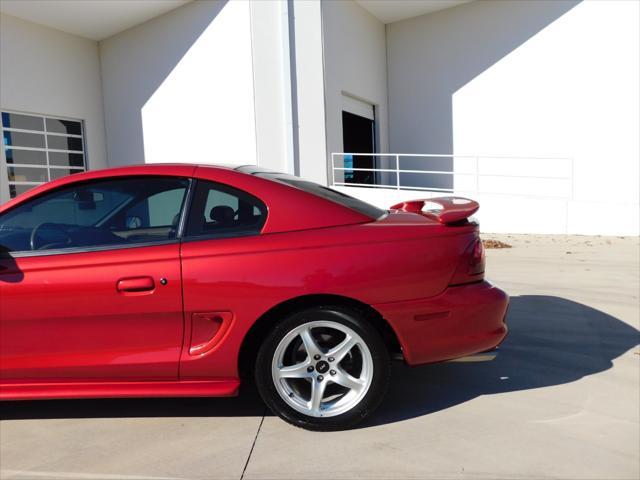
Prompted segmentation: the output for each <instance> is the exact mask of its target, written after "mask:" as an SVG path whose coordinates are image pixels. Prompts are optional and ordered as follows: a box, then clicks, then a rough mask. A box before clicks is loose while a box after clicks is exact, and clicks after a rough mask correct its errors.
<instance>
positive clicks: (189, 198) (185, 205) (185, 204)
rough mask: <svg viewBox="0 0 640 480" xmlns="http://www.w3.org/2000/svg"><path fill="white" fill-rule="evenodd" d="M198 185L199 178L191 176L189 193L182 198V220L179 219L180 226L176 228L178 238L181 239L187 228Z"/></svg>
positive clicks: (188, 187)
mask: <svg viewBox="0 0 640 480" xmlns="http://www.w3.org/2000/svg"><path fill="white" fill-rule="evenodd" d="M197 186H198V180H197V179H196V178H193V177H190V178H189V185H188V186H187V193H186V194H185V196H184V198H183V199H182V207H181V208H182V210H181V212H180V220H179V221H178V228H177V230H176V239H177V240H178V241H180V240H181V239H182V238H183V236H184V234H185V232H186V230H187V222H188V220H189V212H190V211H191V205H192V204H193V196H194V193H195V190H196V187H197Z"/></svg>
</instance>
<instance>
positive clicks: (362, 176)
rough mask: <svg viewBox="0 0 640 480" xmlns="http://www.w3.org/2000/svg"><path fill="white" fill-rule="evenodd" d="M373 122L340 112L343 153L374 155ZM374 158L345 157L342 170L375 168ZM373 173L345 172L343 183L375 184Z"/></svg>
mask: <svg viewBox="0 0 640 480" xmlns="http://www.w3.org/2000/svg"><path fill="white" fill-rule="evenodd" d="M375 138H376V137H375V121H374V120H371V119H369V118H365V117H361V116H360V115H355V114H353V113H349V112H345V111H343V112H342V143H343V148H344V149H343V151H344V152H345V153H375V151H376V141H375ZM375 165H376V161H375V158H374V157H371V156H362V155H345V156H344V168H375ZM375 180H376V175H375V172H366V171H365V172H362V171H357V170H355V171H354V170H345V171H344V181H345V183H364V184H375V183H376V181H375Z"/></svg>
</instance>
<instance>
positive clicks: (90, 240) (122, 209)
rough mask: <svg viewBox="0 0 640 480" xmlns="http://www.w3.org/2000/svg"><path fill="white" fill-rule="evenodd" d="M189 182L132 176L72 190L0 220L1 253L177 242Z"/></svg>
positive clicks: (61, 191)
mask: <svg viewBox="0 0 640 480" xmlns="http://www.w3.org/2000/svg"><path fill="white" fill-rule="evenodd" d="M188 186H189V180H188V179H183V178H171V177H128V178H120V179H109V180H102V181H96V182H90V183H83V184H78V185H72V186H69V187H65V188H61V189H58V190H56V191H54V192H51V193H47V194H45V195H43V196H41V197H38V198H35V199H33V200H30V201H28V202H26V203H23V204H21V205H19V206H18V207H16V208H14V209H12V210H10V211H9V212H6V213H4V214H3V215H2V216H0V250H4V251H5V252H6V251H9V252H24V251H48V250H59V249H63V250H64V249H77V248H93V247H109V246H121V245H133V244H140V243H148V242H162V241H168V240H172V239H174V238H176V235H177V228H178V224H179V219H180V213H181V211H182V207H183V204H184V199H185V196H186V191H187V188H188Z"/></svg>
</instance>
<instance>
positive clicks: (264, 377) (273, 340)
mask: <svg viewBox="0 0 640 480" xmlns="http://www.w3.org/2000/svg"><path fill="white" fill-rule="evenodd" d="M319 320H320V321H331V322H336V323H339V324H342V325H344V326H346V327H348V328H350V329H351V330H353V331H354V332H355V333H357V334H358V335H359V336H360V337H361V339H362V340H363V342H364V343H365V344H366V346H367V348H368V349H369V352H370V353H371V358H372V361H373V362H372V363H373V375H372V379H371V383H370V385H369V388H368V390H367V392H366V394H364V396H363V397H362V398H361V400H360V401H359V402H358V403H357V404H355V405H353V406H352V407H351V408H350V410H348V411H346V412H344V413H340V414H339V415H336V416H331V417H314V416H311V415H305V414H304V413H301V412H300V411H298V410H296V409H294V408H292V407H291V406H290V405H288V404H287V403H286V402H285V401H284V400H283V398H282V397H281V395H280V393H278V391H277V390H276V386H275V382H274V378H273V375H272V362H273V358H274V355H275V354H276V349H277V347H278V345H279V344H280V342H281V341H282V340H283V338H285V336H286V335H287V334H288V333H289V332H291V331H292V330H294V329H295V328H296V327H299V326H301V325H303V324H305V323H308V322H312V321H319ZM254 372H255V383H256V386H257V388H258V391H259V393H260V396H261V397H262V399H263V400H264V402H265V403H266V405H267V406H268V407H269V408H270V409H271V411H272V412H273V413H275V414H276V415H278V416H279V417H280V418H282V419H283V420H285V421H287V422H289V423H291V424H292V425H295V426H296V427H300V428H304V429H307V430H315V431H332V430H343V429H347V428H350V427H352V426H354V425H355V424H357V423H359V422H361V421H362V420H364V419H365V418H367V417H368V416H369V415H371V414H372V413H373V412H374V410H375V409H376V408H377V407H378V406H379V405H380V403H381V402H382V399H383V397H384V395H385V393H386V391H387V388H388V386H389V376H390V359H389V353H388V351H387V348H386V346H385V344H384V342H383V341H382V338H381V337H380V334H379V333H378V331H377V330H376V329H375V328H374V327H373V326H372V325H371V324H370V322H368V321H367V319H366V318H365V317H364V316H363V315H362V314H361V313H359V312H357V311H355V310H352V309H348V308H344V307H338V306H319V307H312V308H308V309H305V310H301V311H298V312H294V313H292V314H290V315H289V316H287V317H286V318H284V319H283V320H282V321H280V322H279V323H278V324H277V325H276V326H275V327H274V329H273V330H272V331H271V333H270V334H269V335H268V336H267V337H266V338H265V339H264V341H263V342H262V345H261V346H260V349H259V351H258V355H257V359H256V365H255V370H254ZM307 381H308V382H309V381H311V382H312V381H313V380H307Z"/></svg>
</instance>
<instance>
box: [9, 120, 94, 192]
mask: <svg viewBox="0 0 640 480" xmlns="http://www.w3.org/2000/svg"><path fill="white" fill-rule="evenodd" d="M2 140H3V148H4V158H5V160H6V165H5V167H4V168H5V170H6V175H7V180H8V185H9V197H10V198H13V197H15V196H17V195H19V194H21V193H23V192H26V191H27V190H29V189H31V188H33V187H35V186H37V185H41V184H43V183H45V182H48V181H49V180H55V179H56V178H60V177H63V176H65V175H71V174H74V173H78V172H83V171H84V170H85V168H86V159H85V149H84V128H83V124H82V121H81V120H73V119H68V118H56V117H44V116H39V115H30V114H23V113H11V112H2ZM2 174H3V175H5V173H2Z"/></svg>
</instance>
